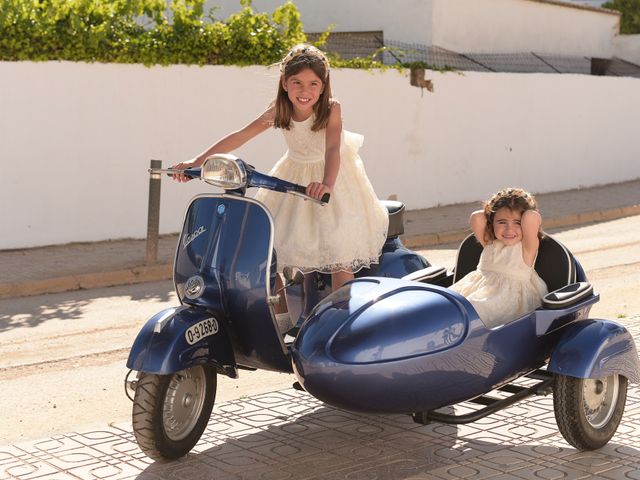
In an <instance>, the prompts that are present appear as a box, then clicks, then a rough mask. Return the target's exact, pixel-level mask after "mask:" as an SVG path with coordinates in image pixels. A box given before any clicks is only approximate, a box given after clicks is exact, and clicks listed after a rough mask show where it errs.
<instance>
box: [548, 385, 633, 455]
mask: <svg viewBox="0 0 640 480" xmlns="http://www.w3.org/2000/svg"><path fill="white" fill-rule="evenodd" d="M626 399H627V379H626V378H625V377H623V376H621V375H617V374H614V375H609V376H607V377H603V378H598V379H591V378H575V377H568V376H565V375H558V374H556V375H555V385H554V391H553V409H554V412H555V416H556V422H557V424H558V428H559V429H560V433H562V436H563V437H564V438H565V440H566V441H567V442H568V443H570V444H571V445H573V446H574V447H575V448H577V449H578V450H595V449H596V448H600V447H602V446H604V445H606V444H607V442H609V440H611V437H613V435H614V434H615V433H616V430H617V429H618V425H619V424H620V421H621V420H622V414H623V412H624V404H625V402H626Z"/></svg>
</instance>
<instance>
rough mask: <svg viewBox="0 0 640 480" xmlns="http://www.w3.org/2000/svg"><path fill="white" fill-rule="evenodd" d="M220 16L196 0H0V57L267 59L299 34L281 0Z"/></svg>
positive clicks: (247, 2)
mask: <svg viewBox="0 0 640 480" xmlns="http://www.w3.org/2000/svg"><path fill="white" fill-rule="evenodd" d="M240 3H241V6H242V9H241V11H240V12H238V13H236V14H234V15H232V16H231V17H229V18H228V19H227V20H225V21H220V20H217V19H215V18H214V17H213V13H215V11H212V12H207V13H206V14H205V12H204V9H203V4H204V0H172V1H171V2H170V5H169V7H168V6H167V2H165V0H2V1H1V2H0V60H4V61H19V60H32V61H45V60H69V61H76V62H115V63H143V64H145V65H155V64H160V65H169V64H198V65H205V64H210V65H226V64H234V65H249V64H257V65H268V64H272V63H275V62H277V61H279V60H280V59H281V58H282V56H283V55H284V54H285V53H286V51H287V50H288V49H289V48H291V47H292V46H293V45H295V44H297V43H300V42H303V41H305V40H306V37H305V35H304V33H303V30H302V23H301V22H300V14H299V12H298V10H297V8H296V7H295V6H294V5H293V3H291V2H287V3H285V4H284V5H282V6H281V7H279V8H278V9H276V10H275V11H274V12H273V14H271V15H269V14H267V13H256V12H255V11H254V10H253V9H252V7H251V0H241V1H240Z"/></svg>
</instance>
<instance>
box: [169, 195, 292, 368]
mask: <svg viewBox="0 0 640 480" xmlns="http://www.w3.org/2000/svg"><path fill="white" fill-rule="evenodd" d="M275 263H276V259H275V257H274V255H273V221H272V219H271V215H270V214H269V212H268V211H267V210H266V209H265V207H264V206H263V205H262V204H260V203H258V202H256V201H255V200H253V199H251V198H245V197H240V196H234V195H201V196H199V197H196V198H195V199H194V200H193V201H192V202H191V204H190V206H189V209H188V211H187V215H186V217H185V222H184V228H183V233H182V235H181V241H180V244H179V245H178V252H177V254H176V265H175V274H174V282H175V284H176V291H177V292H178V295H179V296H180V299H181V301H182V302H184V303H186V304H190V305H197V306H199V307H202V308H205V309H208V310H212V311H216V310H217V311H221V312H223V313H224V318H226V319H228V324H227V331H228V332H229V338H230V339H231V342H232V344H233V350H234V352H235V357H236V361H237V362H238V364H241V365H246V366H250V367H255V368H263V369H268V370H276V371H288V372H290V371H291V364H290V361H289V359H288V357H287V351H286V348H285V346H284V343H283V341H282V338H281V335H280V333H279V332H278V330H277V327H276V324H275V321H274V318H273V316H272V313H271V308H270V307H269V304H268V303H267V298H268V296H269V295H270V294H271V293H270V292H271V288H272V285H273V282H274V279H275V277H274V276H275ZM199 279H201V280H199ZM198 284H200V285H201V288H200V290H198V288H197V285H198ZM193 285H196V287H195V289H194V288H192V286H193Z"/></svg>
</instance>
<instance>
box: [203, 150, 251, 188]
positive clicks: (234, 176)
mask: <svg viewBox="0 0 640 480" xmlns="http://www.w3.org/2000/svg"><path fill="white" fill-rule="evenodd" d="M238 160H239V159H238V157H236V156H235V155H231V154H228V153H216V154H214V155H211V156H210V157H207V159H206V160H205V161H204V163H203V164H202V169H201V171H200V172H201V173H200V178H202V180H204V181H205V182H207V183H208V184H210V185H215V186H216V187H220V188H224V189H225V190H235V189H237V188H242V187H244V186H245V185H246V183H247V173H246V172H245V171H244V168H243V166H242V164H241V162H239V161H238Z"/></svg>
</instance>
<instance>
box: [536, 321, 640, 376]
mask: <svg viewBox="0 0 640 480" xmlns="http://www.w3.org/2000/svg"><path fill="white" fill-rule="evenodd" d="M567 328H568V330H567V331H566V332H565V333H564V334H563V335H562V337H561V338H560V341H559V342H558V344H557V345H556V347H555V349H554V350H553V353H552V354H551V360H550V362H549V365H548V367H547V370H548V371H550V372H553V373H558V374H561V375H567V376H570V377H576V378H602V377H606V376H607V375H611V374H614V373H618V374H620V375H624V376H625V377H627V379H628V380H629V381H631V382H634V383H640V360H638V352H637V351H636V346H635V343H634V341H633V337H632V336H631V334H630V333H629V331H628V330H627V329H626V328H624V327H623V326H622V325H620V324H618V323H615V322H612V321H610V320H585V321H580V322H577V323H575V324H573V325H571V326H569V327H567Z"/></svg>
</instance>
